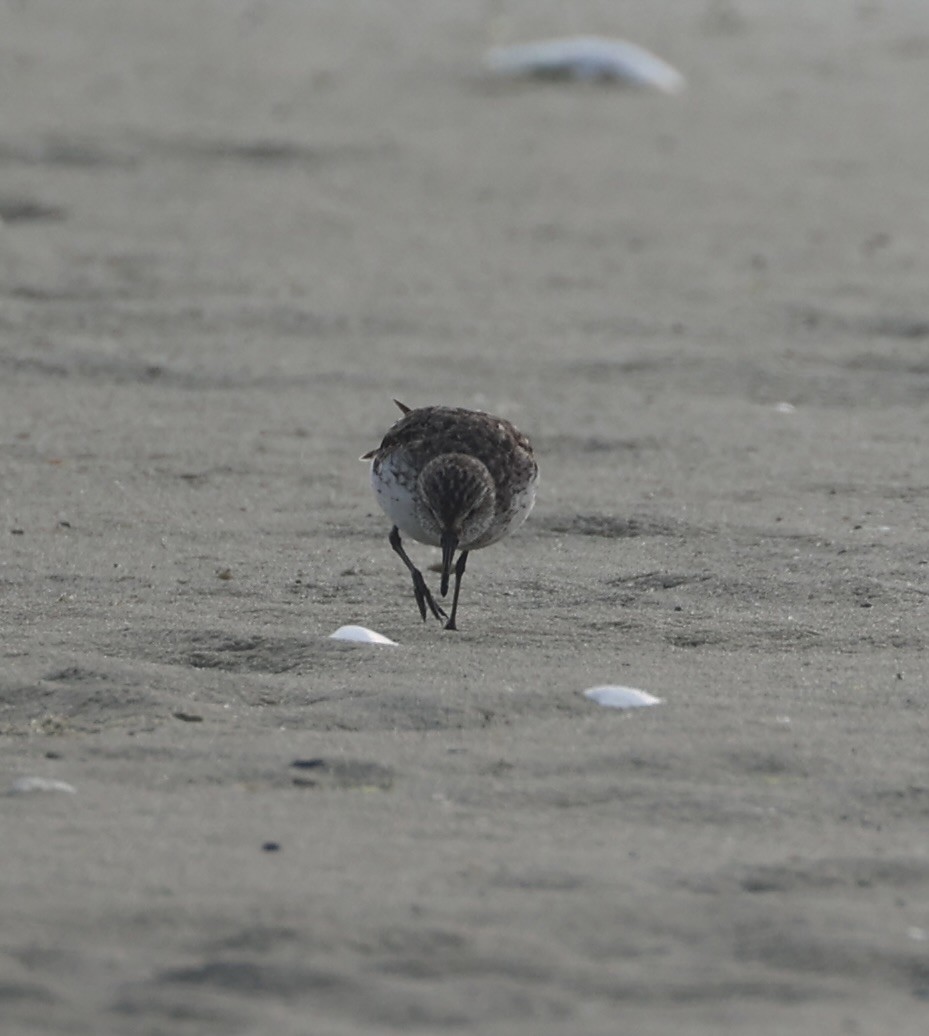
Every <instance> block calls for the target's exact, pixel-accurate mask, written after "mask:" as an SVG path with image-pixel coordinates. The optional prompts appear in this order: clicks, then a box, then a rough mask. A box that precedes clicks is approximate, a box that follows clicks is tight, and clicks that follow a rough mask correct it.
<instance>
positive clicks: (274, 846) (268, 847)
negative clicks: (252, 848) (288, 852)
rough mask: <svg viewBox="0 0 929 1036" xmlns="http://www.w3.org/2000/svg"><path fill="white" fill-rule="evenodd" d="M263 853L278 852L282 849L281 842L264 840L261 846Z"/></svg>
mask: <svg viewBox="0 0 929 1036" xmlns="http://www.w3.org/2000/svg"><path fill="white" fill-rule="evenodd" d="M261 851H262V852H263V853H277V852H280V851H281V843H280V842H264V843H263V844H262V846H261Z"/></svg>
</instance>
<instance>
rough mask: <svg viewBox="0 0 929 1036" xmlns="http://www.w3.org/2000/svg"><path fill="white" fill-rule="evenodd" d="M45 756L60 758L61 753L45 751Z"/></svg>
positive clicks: (47, 757)
mask: <svg viewBox="0 0 929 1036" xmlns="http://www.w3.org/2000/svg"><path fill="white" fill-rule="evenodd" d="M45 758H46V759H60V758H61V753H60V752H46V753H45Z"/></svg>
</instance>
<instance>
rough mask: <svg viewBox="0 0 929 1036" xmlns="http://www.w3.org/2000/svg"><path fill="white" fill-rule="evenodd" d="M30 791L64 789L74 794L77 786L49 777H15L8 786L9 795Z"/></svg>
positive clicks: (23, 793)
mask: <svg viewBox="0 0 929 1036" xmlns="http://www.w3.org/2000/svg"><path fill="white" fill-rule="evenodd" d="M32 791H64V792H67V793H68V794H69V795H74V794H76V793H77V788H75V787H74V785H73V784H67V783H66V782H65V781H56V780H53V779H52V778H50V777H17V779H16V780H15V781H13V783H12V785H11V786H10V794H11V795H27V794H28V793H29V792H32Z"/></svg>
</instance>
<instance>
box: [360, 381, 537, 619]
mask: <svg viewBox="0 0 929 1036" xmlns="http://www.w3.org/2000/svg"><path fill="white" fill-rule="evenodd" d="M394 402H395V403H396V404H397V406H398V407H400V409H401V410H402V411H403V417H402V418H400V420H399V421H398V422H397V423H396V424H395V425H394V426H393V428H391V429H390V430H389V431H388V432H387V434H386V435H385V436H384V441H383V442H382V443H381V445H380V446H379V447H378V448H377V449H376V450H371V452H370V453H366V454H365V455H364V456H363V457H362V458H361V459H362V460H370V461H372V462H373V463H372V464H371V485H372V487H373V489H374V492H375V493H376V494H377V502H378V503H379V504H380V505H381V507H382V508H383V510H384V511H385V512H386V514H387V517H388V518H390V519H391V521H393V523H394V527H393V529H391V531H390V537H389V540H390V545H391V547H393V549H394V550H395V551H396V552H397V554H399V556H400V560H401V561H402V562H403V563H404V565H406V567H407V568H408V569H409V572H410V575H411V576H412V577H413V593H414V595H415V596H416V604H417V606H418V607H419V613H420V615H422V617H423V622H425V621H426V608H427V606H428V608H429V611H431V612H432V614H433V615H434V616H435V617H436V618H437V619H446V618H447V619H448V621H447V622H446V623H445V628H446V629H447V630H453V629H457V627H456V625H455V616H456V614H457V612H458V593H459V590H460V589H461V577H462V576H463V575H464V570H465V565H466V564H467V561H468V554H469V553H470V552H471V551H472V550H478V549H479V548H481V547H489V546H490V544H491V543H496V542H497V541H498V540H502V539H503V537H504V536H507V535H509V534H510V533H511V532H513V531H514V529H517V528H518V527H519V526H520V525H522V523H523V522H524V521H525V520H526V518H527V516H528V514H529V512H530V511H531V510H532V505H533V503H534V502H535V484H536V480H537V478H538V475H539V469H538V466H537V465H536V462H535V459H534V458H533V456H532V446H531V445H530V444H529V440H528V439H527V438H526V436H525V435H523V434H522V433H521V432H518V431H517V430H516V429H515V428H514V427H513V425H511V424H510V422H509V421H505V420H504V419H503V418H502V417H494V416H493V415H492V414H485V413H482V412H481V411H479V410H463V409H461V408H460V407H447V406H427V407H421V408H419V409H417V410H412V409H411V408H410V407H408V406H404V405H403V403H401V402H400V401H399V400H396V399H395V400H394ZM401 531H402V532H403V533H405V534H406V535H407V536H411V537H412V538H413V539H414V540H418V541H419V542H420V543H427V544H429V545H431V546H433V547H441V548H442V578H441V583H440V590H441V594H442V596H443V597H445V596H446V594H447V593H448V583H449V579H450V578H451V573H452V562H453V559H454V556H455V551H459V552H460V553H459V555H458V560H457V562H455V564H454V571H455V592H454V594H453V596H452V613H451V615H448V616H447V615H446V614H445V612H444V611H443V610H442V608H440V607H439V605H438V604H436V601H435V598H434V597H433V596H432V593H431V592H430V590H429V587H428V586H426V581H425V580H424V579H423V574H422V572H420V571H419V569H418V568H417V567H416V566H415V565H414V564H413V562H412V561H410V559H409V557H408V556H407V553H406V551H405V550H404V549H403V544H402V542H401V540H400V533H401Z"/></svg>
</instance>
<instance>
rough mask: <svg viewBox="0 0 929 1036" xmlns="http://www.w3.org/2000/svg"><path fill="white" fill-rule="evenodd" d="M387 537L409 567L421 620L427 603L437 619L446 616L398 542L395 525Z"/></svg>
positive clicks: (424, 616)
mask: <svg viewBox="0 0 929 1036" xmlns="http://www.w3.org/2000/svg"><path fill="white" fill-rule="evenodd" d="M389 539H390V545H391V547H393V549H394V551H395V552H396V553H397V554H399V555H400V560H401V561H402V562H403V564H404V565H406V567H407V569H409V572H410V575H411V576H412V577H413V593H414V594H415V595H416V605H417V607H418V608H419V614H420V615H421V616H422V617H423V622H425V621H426V605H427V604H428V605H429V611H431V612H432V614H433V615H434V616H435V617H436V618H437V619H445V618H447V616H446V614H445V612H444V611H442V609H441V608H440V607H439V606H438V605H437V604H436V603H435V599H434V598H433V596H432V593H431V591H430V590H429V587H428V586H426V580H425V579H423V574H422V572H420V570H419V569H418V568H417V567H416V566H415V565H414V564H413V562H412V561H410V559H409V557H408V556H407V552H406V551H405V550H404V549H403V544H402V543H401V542H400V530H399V529H398V528H397V526H396V525H395V526H394V527H393V528H392V529H391V530H390V537H389ZM456 587H457V584H456ZM456 597H457V594H456ZM453 614H454V612H453Z"/></svg>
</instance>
